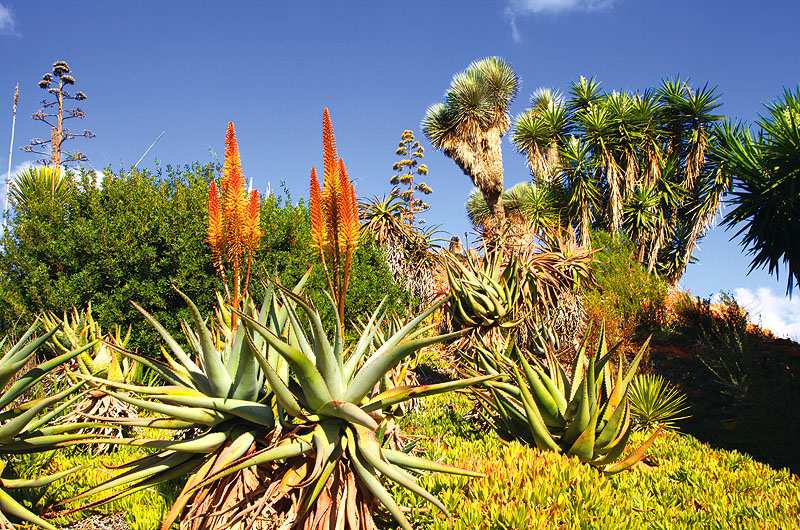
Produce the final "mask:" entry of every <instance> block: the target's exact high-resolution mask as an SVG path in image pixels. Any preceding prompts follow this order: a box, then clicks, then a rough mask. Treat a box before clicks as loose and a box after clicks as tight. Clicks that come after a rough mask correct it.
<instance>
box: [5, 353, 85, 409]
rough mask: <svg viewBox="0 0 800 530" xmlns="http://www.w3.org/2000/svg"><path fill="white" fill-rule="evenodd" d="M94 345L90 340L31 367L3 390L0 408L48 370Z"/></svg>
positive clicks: (38, 379)
mask: <svg viewBox="0 0 800 530" xmlns="http://www.w3.org/2000/svg"><path fill="white" fill-rule="evenodd" d="M94 345H95V342H90V343H89V344H87V345H86V346H83V347H81V348H78V349H77V350H73V351H71V352H67V353H64V354H61V355H59V356H57V357H53V358H52V359H49V360H47V361H45V362H43V363H41V364H39V365H37V366H35V367H33V368H32V369H30V370H28V371H27V372H26V373H25V374H24V375H23V376H22V377H20V378H19V379H17V380H16V381H15V382H14V384H12V385H11V386H10V387H8V388H7V389H6V390H5V392H3V395H2V397H0V410H2V409H4V408H5V407H7V406H8V405H9V404H10V403H11V402H12V401H14V400H15V399H17V398H18V397H19V396H20V395H22V394H23V393H24V392H26V391H27V390H28V389H30V388H31V387H33V385H35V384H37V383H38V382H39V381H41V380H42V379H43V378H44V376H45V375H47V373H48V372H50V370H52V369H53V368H55V367H56V366H59V365H60V364H63V363H65V362H67V361H69V360H70V359H72V358H73V357H75V356H76V355H80V354H81V353H83V352H84V351H86V350H88V349H89V348H92V347H93V346H94Z"/></svg>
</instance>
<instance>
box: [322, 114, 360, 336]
mask: <svg viewBox="0 0 800 530" xmlns="http://www.w3.org/2000/svg"><path fill="white" fill-rule="evenodd" d="M322 147H323V164H324V168H323V178H324V179H325V180H324V185H323V186H322V187H321V188H320V184H319V180H318V179H317V169H316V168H313V167H312V168H311V240H312V242H313V244H314V246H315V247H316V249H317V250H318V251H319V253H320V256H321V259H322V266H323V268H324V269H325V275H326V276H327V278H328V286H329V287H330V290H331V294H332V295H333V297H334V299H335V300H336V309H337V311H338V313H339V319H340V320H341V321H342V322H344V298H345V295H346V293H347V288H348V285H349V283H350V268H351V266H352V263H353V253H355V250H356V247H358V238H359V223H358V203H357V202H356V192H355V188H354V187H353V183H352V182H350V178H349V177H348V176H347V169H346V168H345V165H344V161H343V160H342V159H341V158H339V157H338V156H337V154H336V139H335V138H334V136H333V125H331V117H330V114H329V113H328V109H327V108H326V109H325V111H324V112H323V119H322Z"/></svg>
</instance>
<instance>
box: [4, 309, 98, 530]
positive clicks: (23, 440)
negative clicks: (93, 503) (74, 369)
mask: <svg viewBox="0 0 800 530" xmlns="http://www.w3.org/2000/svg"><path fill="white" fill-rule="evenodd" d="M38 327H39V321H38V320H37V321H36V322H34V324H33V325H32V326H31V327H30V328H28V330H27V331H26V332H25V334H24V335H23V336H22V338H20V339H19V341H18V342H17V343H16V344H14V345H13V346H11V347H10V348H9V349H8V351H7V352H6V353H5V355H3V356H2V358H0V388H1V389H2V395H0V422H1V423H2V425H0V473H2V470H3V469H5V467H6V460H5V458H6V456H8V455H14V454H23V453H36V452H43V451H52V450H54V449H57V448H58V447H63V446H67V445H73V444H75V443H79V442H81V441H82V440H84V439H86V438H89V437H91V435H86V434H76V433H74V432H73V431H78V430H80V429H83V428H92V427H97V426H99V425H98V424H96V423H86V422H84V423H76V424H72V425H56V426H52V425H51V426H48V424H50V423H51V421H52V420H53V419H55V418H57V417H59V416H60V415H61V414H63V413H64V411H65V410H66V409H68V408H69V407H70V406H72V405H74V404H75V403H76V402H77V401H78V400H80V399H81V398H82V397H83V392H78V391H79V390H80V389H81V387H83V386H84V384H83V383H78V384H75V385H71V386H69V387H67V388H66V389H64V390H61V391H56V392H54V393H53V394H52V395H47V396H45V397H42V398H38V399H32V400H28V401H24V399H25V398H24V396H25V395H26V393H27V392H29V391H30V390H31V389H32V388H34V387H35V386H37V385H40V384H41V383H42V381H43V380H44V379H45V377H47V376H48V374H49V373H50V372H51V371H52V370H53V369H55V368H56V367H58V366H60V365H62V364H63V363H66V362H68V361H70V360H72V359H74V358H75V357H77V356H79V355H81V354H83V353H84V352H85V351H86V350H88V349H90V348H92V347H93V346H94V345H95V343H88V344H87V345H85V346H83V347H81V348H78V349H75V350H72V351H67V352H64V353H61V354H60V355H57V356H56V357H54V358H52V359H50V360H48V361H45V362H43V363H41V364H39V365H37V366H35V367H33V368H31V369H30V370H28V371H27V372H25V373H23V374H20V372H21V371H22V370H23V369H24V367H25V366H27V365H28V362H29V361H30V360H31V359H32V358H33V357H34V355H36V353H37V351H38V350H39V348H41V347H42V346H43V345H44V344H45V343H47V341H48V340H50V339H52V337H53V335H54V334H55V333H56V331H57V328H56V329H51V330H50V331H48V332H47V333H45V334H44V335H42V336H40V337H34V333H35V332H36V330H37V328H38ZM5 340H6V339H3V340H0V348H2V347H3V346H4V344H5ZM80 469H83V467H77V468H73V469H69V470H66V471H63V472H60V473H56V474H54V475H50V476H48V477H41V478H36V479H28V478H20V479H10V478H0V528H13V526H11V523H9V522H8V519H7V518H6V515H11V516H13V517H16V518H17V519H20V520H22V521H25V522H28V523H33V524H35V525H37V526H39V527H41V528H45V529H47V530H56V528H55V527H54V526H53V525H52V524H50V523H48V522H47V521H45V520H44V519H42V518H41V517H39V516H38V515H36V514H34V513H33V512H31V511H30V510H28V509H27V508H25V507H24V506H23V505H21V504H20V503H18V502H17V501H16V500H14V499H13V498H12V497H11V496H10V495H9V494H8V493H7V492H6V490H7V489H17V488H37V487H40V486H46V485H48V484H51V483H52V482H55V481H56V480H59V479H60V478H62V477H65V476H67V475H69V474H70V473H74V472H75V471H78V470H80Z"/></svg>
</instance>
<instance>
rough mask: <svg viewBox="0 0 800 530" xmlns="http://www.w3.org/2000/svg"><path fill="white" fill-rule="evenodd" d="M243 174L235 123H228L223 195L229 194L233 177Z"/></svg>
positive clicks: (223, 169) (222, 186)
mask: <svg viewBox="0 0 800 530" xmlns="http://www.w3.org/2000/svg"><path fill="white" fill-rule="evenodd" d="M241 174H242V163H241V159H240V158H239V145H238V144H237V143H236V130H235V129H234V128H233V122H232V121H231V122H228V131H227V132H226V133H225V164H224V166H223V168H222V182H221V188H222V195H223V196H225V195H227V194H228V189H227V187H228V182H229V181H230V178H231V176H233V175H241Z"/></svg>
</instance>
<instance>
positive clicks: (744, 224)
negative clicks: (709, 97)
mask: <svg viewBox="0 0 800 530" xmlns="http://www.w3.org/2000/svg"><path fill="white" fill-rule="evenodd" d="M767 111H768V114H767V115H766V116H761V117H760V118H759V119H758V121H757V122H756V124H757V125H758V127H759V131H758V133H757V134H756V135H755V136H753V135H752V134H750V133H749V132H748V131H747V130H745V129H743V128H742V127H739V126H732V125H730V124H726V125H725V127H723V129H722V133H721V134H720V136H721V139H722V141H721V145H720V147H719V150H718V153H719V155H720V156H721V158H722V160H723V166H724V168H725V172H726V173H727V174H731V175H733V176H734V179H735V182H736V185H735V187H734V189H733V200H732V202H733V205H734V208H733V210H731V211H730V212H728V214H727V215H726V216H725V221H724V222H725V224H726V225H727V226H728V227H729V228H733V227H736V228H738V231H737V233H736V235H741V236H742V241H741V242H742V246H744V247H746V248H747V249H748V250H749V252H750V253H751V254H752V255H753V259H752V261H751V262H750V267H751V269H755V268H758V267H764V266H766V267H768V269H769V272H770V274H772V273H776V275H777V272H778V271H779V269H780V264H781V262H783V263H784V265H785V266H786V269H787V272H788V278H787V283H786V290H787V292H788V293H791V292H792V289H793V288H794V287H796V286H800V243H798V242H800V89H797V90H795V91H794V92H792V91H789V90H786V91H785V92H784V94H783V97H782V98H781V99H780V100H778V101H776V102H775V103H772V104H769V105H767Z"/></svg>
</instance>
